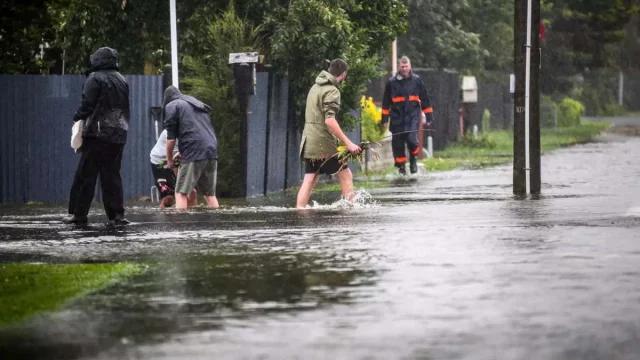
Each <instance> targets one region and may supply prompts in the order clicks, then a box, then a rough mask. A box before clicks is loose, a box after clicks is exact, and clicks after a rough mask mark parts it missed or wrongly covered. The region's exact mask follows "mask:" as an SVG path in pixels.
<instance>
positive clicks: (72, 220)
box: [62, 215, 87, 225]
mask: <svg viewBox="0 0 640 360" xmlns="http://www.w3.org/2000/svg"><path fill="white" fill-rule="evenodd" d="M62 222H63V223H64V224H78V225H84V224H86V223H87V218H86V217H85V218H79V217H76V216H75V215H69V216H66V217H64V218H62Z"/></svg>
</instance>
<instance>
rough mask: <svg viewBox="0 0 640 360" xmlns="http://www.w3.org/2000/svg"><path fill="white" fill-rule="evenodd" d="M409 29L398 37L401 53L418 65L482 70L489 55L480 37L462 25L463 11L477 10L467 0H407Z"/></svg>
mask: <svg viewBox="0 0 640 360" xmlns="http://www.w3.org/2000/svg"><path fill="white" fill-rule="evenodd" d="M405 3H406V5H407V7H408V9H409V30H408V32H407V33H406V34H404V35H402V36H400V37H399V38H398V51H399V53H400V55H407V56H409V58H411V62H412V65H413V66H414V67H425V68H434V69H445V68H450V69H457V70H460V71H462V70H466V69H479V68H481V67H482V61H483V58H484V57H485V56H486V55H487V53H486V52H485V51H483V49H482V48H481V46H480V36H479V35H478V34H477V33H474V32H472V31H468V30H466V29H465V28H464V27H463V26H462V22H461V19H462V18H463V17H462V16H461V15H460V14H462V13H464V12H466V11H473V9H472V8H471V7H470V2H468V1H465V0H451V1H440V0H405Z"/></svg>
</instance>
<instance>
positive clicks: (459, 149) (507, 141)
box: [423, 122, 610, 171]
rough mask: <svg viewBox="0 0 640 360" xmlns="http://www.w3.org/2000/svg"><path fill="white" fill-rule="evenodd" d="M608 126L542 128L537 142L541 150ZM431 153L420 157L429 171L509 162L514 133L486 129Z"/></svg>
mask: <svg viewBox="0 0 640 360" xmlns="http://www.w3.org/2000/svg"><path fill="white" fill-rule="evenodd" d="M609 126H610V124H609V123H607V122H585V123H583V124H582V125H579V126H572V127H566V128H558V129H557V130H555V129H542V131H541V134H540V142H541V144H540V145H541V148H542V151H543V152H544V151H551V150H555V149H557V148H560V147H563V146H570V145H575V144H579V143H584V142H588V141H590V140H592V139H593V138H594V137H595V136H597V135H598V134H600V133H601V132H602V131H603V130H604V129H606V128H608V127H609ZM434 155H435V156H434V157H433V158H431V159H426V160H423V163H424V165H425V167H426V169H427V170H428V171H448V170H454V169H481V168H485V167H489V166H495V165H501V164H505V163H509V162H510V161H511V160H512V158H513V132H512V131H489V132H486V133H485V134H483V135H481V136H480V137H479V138H478V139H476V140H474V139H471V138H466V139H464V140H463V141H461V142H459V143H456V144H453V145H452V146H450V147H448V148H447V149H445V150H442V151H437V152H435V154H434Z"/></svg>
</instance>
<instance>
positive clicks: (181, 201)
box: [176, 192, 189, 210]
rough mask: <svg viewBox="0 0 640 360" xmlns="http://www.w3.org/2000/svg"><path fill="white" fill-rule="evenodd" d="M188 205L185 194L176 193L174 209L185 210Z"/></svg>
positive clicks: (187, 198)
mask: <svg viewBox="0 0 640 360" xmlns="http://www.w3.org/2000/svg"><path fill="white" fill-rule="evenodd" d="M188 203H189V197H188V196H187V194H183V193H179V192H176V209H180V210H186V209H187V206H188Z"/></svg>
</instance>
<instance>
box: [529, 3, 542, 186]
mask: <svg viewBox="0 0 640 360" xmlns="http://www.w3.org/2000/svg"><path fill="white" fill-rule="evenodd" d="M531 1H532V3H531V91H530V93H529V96H530V99H529V136H530V138H529V156H530V157H531V158H530V168H531V172H530V174H529V175H530V177H531V179H530V183H531V194H532V195H539V194H540V192H541V190H542V176H541V164H540V151H541V150H540V65H541V60H542V59H541V58H542V52H541V49H540V0H531Z"/></svg>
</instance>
